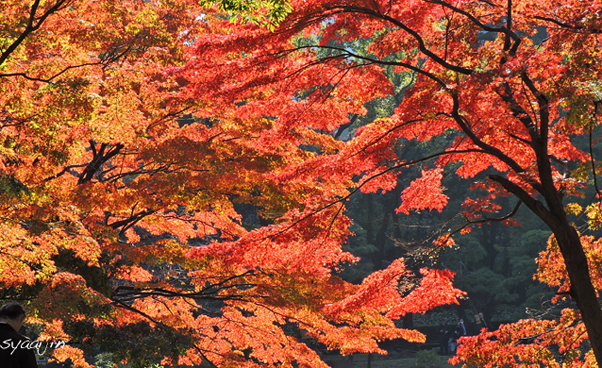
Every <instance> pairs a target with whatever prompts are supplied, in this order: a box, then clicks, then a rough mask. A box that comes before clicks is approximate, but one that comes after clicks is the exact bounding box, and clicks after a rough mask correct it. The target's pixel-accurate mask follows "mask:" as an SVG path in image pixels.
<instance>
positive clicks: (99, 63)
mask: <svg viewBox="0 0 602 368" xmlns="http://www.w3.org/2000/svg"><path fill="white" fill-rule="evenodd" d="M252 9H255V8H253V7H252ZM242 10H244V9H242ZM260 10H261V9H260ZM0 13H1V14H2V18H1V20H0V40H1V45H2V46H1V48H0V52H1V54H0V90H1V91H2V94H1V95H0V132H1V135H0V142H1V144H0V208H1V211H0V213H1V215H0V228H1V231H0V270H1V273H0V285H1V287H2V294H1V298H2V299H20V300H25V301H28V305H27V307H28V312H29V315H30V317H29V319H28V322H29V323H30V324H33V325H37V328H38V329H40V334H39V339H41V340H49V339H62V340H65V341H67V342H68V344H66V345H64V346H60V347H58V348H57V349H55V350H53V351H52V354H53V355H52V356H53V358H54V359H57V360H59V361H66V360H68V359H71V361H72V363H73V364H74V365H76V366H81V367H88V366H90V364H91V361H90V357H89V356H86V355H85V353H88V352H91V351H94V350H95V349H97V348H99V347H100V348H101V349H102V350H103V351H108V352H111V353H112V354H113V356H114V359H116V361H115V362H119V361H124V362H129V363H131V364H132V366H133V367H145V366H147V365H149V364H154V363H161V364H185V365H193V364H200V363H201V362H202V361H208V362H210V363H212V364H214V365H217V366H224V367H227V366H236V367H255V366H282V365H284V366H291V365H293V364H295V365H296V366H300V367H325V364H324V363H323V362H322V361H321V360H320V359H319V356H318V355H317V353H316V352H315V351H313V350H312V349H310V348H309V347H308V346H307V345H306V344H304V343H302V342H301V339H300V333H301V332H300V331H302V333H303V334H305V335H307V336H309V337H311V338H314V339H316V340H317V341H319V342H321V343H323V344H324V345H325V346H326V347H328V348H329V349H339V350H340V351H341V352H342V353H344V354H351V353H354V352H384V351H383V350H382V349H380V348H379V346H378V342H379V341H381V340H384V339H393V338H404V339H407V340H409V341H423V340H424V336H423V335H421V334H420V333H418V332H416V331H412V330H407V329H403V328H398V327H396V326H395V324H394V322H393V320H394V319H395V318H398V317H399V316H401V315H404V314H406V313H419V312H424V311H426V310H429V309H430V308H433V307H436V306H438V305H442V304H446V303H454V302H456V300H457V298H458V297H459V296H461V295H462V293H461V292H460V291H459V290H457V289H455V288H453V286H452V282H451V280H452V278H453V274H452V273H451V272H449V271H445V270H438V269H429V268H427V267H423V268H422V269H420V270H419V271H418V270H417V271H416V272H415V271H414V270H411V269H409V268H406V266H405V264H404V262H403V260H397V261H395V262H393V264H391V265H390V267H388V268H387V269H386V270H382V271H379V272H376V273H374V274H372V275H370V276H368V277H367V278H366V279H365V280H363V282H362V283H361V285H353V284H350V283H347V282H344V281H343V280H341V279H340V278H339V277H337V276H336V274H335V271H336V270H337V268H338V267H339V265H340V264H341V262H345V261H354V260H355V259H354V257H353V256H352V255H350V254H349V253H346V252H344V251H342V249H341V244H343V243H344V242H345V241H346V239H347V238H348V236H349V235H350V232H349V224H350V220H349V219H348V218H347V217H345V216H343V215H342V214H341V211H342V208H340V207H338V206H337V205H333V203H335V204H337V203H338V202H336V201H337V200H338V199H339V198H341V197H345V196H347V195H349V193H350V188H353V187H354V186H355V183H354V182H353V180H352V178H351V177H348V178H344V177H342V176H340V175H338V174H336V172H335V171H333V172H332V174H333V175H332V176H331V177H328V176H323V175H319V176H316V175H315V170H317V169H319V168H320V167H321V165H322V163H321V162H320V161H316V158H317V157H320V156H319V155H317V154H316V151H317V150H320V151H321V152H322V155H323V157H324V158H325V159H326V158H328V157H329V156H330V155H331V154H334V153H335V152H337V151H339V150H341V149H343V147H344V144H343V143H342V142H339V141H337V140H335V139H333V137H332V136H329V135H325V134H322V133H321V132H320V131H318V130H317V129H322V130H332V129H334V128H335V127H337V126H339V124H340V122H341V121H344V120H345V119H346V116H347V114H348V113H349V111H350V109H351V110H353V111H357V112H358V113H361V111H362V109H363V108H362V103H363V102H364V101H367V100H366V98H367V97H370V94H367V95H366V97H363V95H364V92H360V91H359V90H358V89H357V86H353V85H352V84H354V83H352V84H348V86H347V87H348V88H349V91H350V92H352V95H349V97H351V96H354V98H355V97H357V100H354V99H346V98H343V99H339V100H337V101H334V103H333V104H331V105H330V107H328V108H326V105H328V102H327V103H326V105H325V104H321V108H319V109H315V110H311V109H307V107H311V106H310V104H308V102H309V101H311V100H312V99H313V97H312V96H313V95H315V93H320V91H323V89H321V81H320V78H319V77H317V76H315V77H313V78H310V80H307V81H306V82H305V83H304V84H301V85H300V84H297V83H293V84H292V85H290V86H289V87H288V88H289V91H290V93H289V94H287V93H274V90H273V89H272V88H271V87H268V86H266V84H265V83H257V78H260V79H261V78H268V79H269V78H270V77H269V75H270V73H274V77H276V78H281V77H282V75H281V74H280V73H282V72H284V71H285V70H284V69H281V70H277V69H276V70H274V69H271V67H272V65H271V64H269V65H268V64H266V65H264V66H265V67H267V69H263V70H259V71H255V72H253V71H251V69H253V68H252V67H260V68H262V65H261V64H257V63H256V62H255V61H254V60H253V59H252V58H243V59H237V56H240V55H241V52H242V51H241V50H240V49H238V48H236V47H232V48H230V46H229V45H228V42H227V41H226V40H227V39H228V38H230V37H233V36H234V37H235V36H236V33H232V32H233V30H235V29H238V27H239V25H237V24H234V23H230V22H228V21H224V19H225V17H224V16H223V14H222V13H220V12H219V11H217V10H215V9H211V8H202V7H200V6H199V5H198V4H196V3H195V1H184V0H182V1H180V0H178V1H176V0H173V1H170V0H166V1H145V0H140V1H138V0H130V1H123V0H97V1H83V0H49V1H46V0H31V1H21V0H17V1H5V2H3V3H2V7H1V9H0ZM274 14H276V15H277V14H279V13H274ZM251 19H253V20H256V19H261V17H252V18H251ZM241 27H242V28H241V29H245V27H247V28H249V27H250V28H253V31H252V32H254V34H255V35H259V34H264V33H265V31H264V29H262V28H257V27H255V26H251V25H247V26H241ZM243 32H244V33H245V34H246V32H247V31H246V30H244V31H243ZM270 35H277V33H274V34H271V33H270ZM283 40H284V39H283ZM240 41H242V42H244V41H243V40H240ZM207 42H209V43H215V42H217V43H220V42H223V44H222V45H221V46H222V47H221V48H216V49H215V51H217V50H218V49H219V50H221V51H222V52H223V53H222V54H219V55H217V54H215V55H213V51H212V52H208V53H207V54H206V55H204V56H202V57H199V55H202V53H203V51H202V47H203V45H209V44H208V43H207ZM193 44H196V45H197V46H195V47H192V45H193ZM274 45H275V47H280V46H279V43H278V42H275V43H274ZM265 46H267V47H268V48H269V46H268V45H265ZM211 47H213V46H211ZM228 49H229V50H230V51H227V50H228ZM258 51H259V49H258ZM195 53H196V54H195ZM230 53H231V54H230ZM229 55H230V56H229ZM214 56H215V57H216V58H215V59H214V58H213V57H214ZM307 57H308V58H309V55H307ZM230 59H231V60H230ZM191 60H192V61H191ZM230 61H232V63H231V67H232V69H229V71H227V70H226V68H225V66H226V64H229V63H230ZM305 61H309V59H306V60H305ZM238 62H243V63H245V62H248V63H250V64H249V65H247V66H248V67H249V68H248V69H246V70H244V69H241V71H243V73H239V71H237V70H236V69H235V68H236V67H237V66H238V65H237V64H238ZM280 62H281V63H283V64H282V66H283V67H284V66H285V64H286V63H288V62H289V59H288V58H283V59H282V60H281V61H280ZM199 63H200V64H203V63H207V64H206V65H200V64H199ZM213 63H215V64H216V65H219V67H218V69H213V68H212V67H213ZM292 63H293V65H296V66H302V65H303V64H302V62H301V63H300V61H298V60H293V61H292ZM201 67H202V68H201ZM260 72H265V73H264V74H260ZM350 72H351V73H352V74H355V75H356V76H357V77H358V78H359V77H360V76H362V75H364V74H365V73H364V71H360V70H355V71H353V70H350ZM367 72H369V73H371V74H370V75H372V77H374V78H379V75H380V72H379V70H378V69H377V68H373V69H370V70H368V71H367ZM249 73H254V74H249ZM235 77H236V78H238V77H240V79H239V80H238V81H237V82H243V83H242V84H241V83H236V84H232V85H230V84H229V82H230V79H231V78H235ZM380 78H381V79H382V81H383V82H386V80H385V79H383V78H382V77H380ZM296 80H299V79H296ZM245 81H247V82H248V83H250V84H248V85H245V84H244V82H245ZM247 87H252V88H247ZM301 87H307V88H309V89H312V88H317V89H316V91H317V92H315V91H314V92H313V93H312V92H310V91H309V90H308V91H306V92H303V91H302V90H303V88H301ZM297 92H298V93H299V95H298V96H297V97H295V98H291V96H293V95H295V94H296V93H297ZM373 92H374V93H377V94H378V93H384V92H385V89H382V88H376V89H374V91H373ZM304 93H307V96H303V94H304ZM308 96H309V97H308ZM268 97H273V99H272V98H271V99H268ZM263 103H265V105H262V104H263ZM258 105H259V106H258ZM266 109H274V110H273V111H272V112H271V113H269V114H265V111H266ZM291 109H293V110H294V111H291ZM305 110H307V114H302V115H303V117H302V118H300V119H298V121H295V124H294V125H291V122H292V121H291V120H290V119H289V120H287V118H286V117H284V118H275V117H276V116H277V115H280V113H284V112H287V113H288V116H289V117H291V118H295V117H299V113H301V112H303V111H305ZM262 111H263V113H262ZM310 146H311V147H310ZM316 163H317V164H318V165H317V166H316ZM335 168H336V167H333V169H335ZM304 173H305V174H304ZM343 174H344V173H343ZM435 175H439V174H437V173H435ZM371 183H372V182H370V183H366V184H364V185H363V187H364V188H368V186H369V185H372V184H371ZM377 187H378V185H373V188H377ZM237 206H239V207H237ZM240 206H252V208H253V209H254V211H256V212H257V214H258V216H260V217H261V218H262V219H263V221H265V222H268V224H267V225H265V226H261V223H259V222H257V221H256V222H251V223H245V221H247V218H245V217H244V216H242V214H241V213H239V212H243V211H237V210H236V209H237V208H241V207H240ZM292 326H295V327H292ZM295 328H296V329H297V330H295ZM291 331H293V332H291ZM295 331H297V332H295Z"/></svg>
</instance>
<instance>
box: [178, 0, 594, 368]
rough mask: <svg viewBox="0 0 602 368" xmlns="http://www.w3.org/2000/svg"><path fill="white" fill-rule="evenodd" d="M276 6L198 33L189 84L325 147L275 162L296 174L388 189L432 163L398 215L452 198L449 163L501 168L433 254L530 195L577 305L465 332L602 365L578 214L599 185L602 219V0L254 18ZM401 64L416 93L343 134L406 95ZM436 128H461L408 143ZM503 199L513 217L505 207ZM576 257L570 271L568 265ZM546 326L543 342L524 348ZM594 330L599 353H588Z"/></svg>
mask: <svg viewBox="0 0 602 368" xmlns="http://www.w3.org/2000/svg"><path fill="white" fill-rule="evenodd" d="M231 3H232V2H231V1H230V2H228V4H230V5H231ZM234 3H236V2H234ZM277 3H278V2H277ZM262 4H263V3H262ZM264 5H266V6H267V9H266V8H261V7H251V8H248V9H246V10H248V14H245V15H244V16H243V17H241V18H240V19H241V20H242V21H241V22H240V23H239V24H232V23H227V22H224V21H220V19H216V20H215V22H208V23H209V24H210V26H212V27H213V28H212V30H213V31H212V32H211V33H210V34H208V35H206V36H204V37H200V38H199V39H197V40H196V43H195V51H194V53H193V55H194V59H193V60H191V61H190V62H189V63H188V65H187V66H186V67H184V68H182V69H180V71H181V73H182V75H183V76H184V77H185V78H186V79H187V80H188V81H189V82H190V84H189V85H187V86H186V88H187V91H188V93H189V96H191V98H193V96H194V98H199V99H203V100H204V101H206V103H207V104H209V105H211V114H212V116H214V117H219V118H220V119H227V118H230V119H235V120H236V121H240V122H253V121H257V120H262V121H264V123H265V124H268V125H270V126H272V130H273V133H272V135H271V137H270V138H271V139H279V140H281V141H283V142H284V141H286V142H289V143H290V144H292V145H293V146H297V147H305V149H306V151H307V154H308V155H312V156H313V157H311V158H309V159H306V160H303V161H301V162H299V163H298V164H296V165H294V164H293V163H291V164H290V165H288V166H287V167H285V168H283V170H282V171H281V172H279V173H275V175H276V176H277V177H278V178H279V179H280V180H281V181H282V182H288V183H291V184H289V185H297V183H306V182H307V181H308V180H313V182H314V185H315V186H323V185H325V184H326V183H337V182H338V183H345V185H346V186H347V187H349V188H352V191H355V190H361V191H364V192H368V193H369V192H377V191H379V190H382V191H389V190H392V189H393V188H395V186H396V185H397V176H398V173H400V172H401V173H403V171H402V170H403V169H404V168H406V167H409V166H412V165H422V166H423V167H422V176H421V177H419V178H417V179H415V180H414V181H413V182H412V183H411V184H410V185H409V187H407V188H405V189H404V190H403V191H402V192H401V198H402V204H401V206H400V207H399V208H398V209H397V211H398V212H399V213H404V214H409V213H410V212H411V211H424V210H439V211H441V210H442V209H443V208H444V207H445V206H446V205H447V202H448V197H447V195H446V192H445V188H443V187H442V185H441V181H442V176H443V174H444V173H445V172H455V173H456V174H457V175H459V176H460V177H463V178H475V177H476V176H477V175H478V174H486V179H485V180H483V181H478V182H476V183H474V184H472V188H473V195H471V197H469V198H466V200H465V201H464V202H463V207H464V209H463V211H462V212H461V214H462V215H463V216H464V218H465V220H466V223H465V224H463V225H460V226H459V227H458V228H456V229H452V230H450V232H448V233H446V234H442V236H441V237H440V238H439V239H438V241H435V242H434V246H435V248H434V249H433V251H436V247H444V246H448V245H450V244H451V243H452V239H453V238H452V236H455V235H456V234H459V233H462V232H463V233H466V232H468V231H470V229H471V227H474V226H478V225H479V224H483V223H488V222H492V221H503V222H505V223H510V222H511V221H512V216H513V214H514V213H515V212H516V210H517V209H518V208H519V206H525V207H527V208H528V209H529V210H530V211H532V213H533V214H535V215H536V216H538V217H539V218H540V219H541V220H543V222H544V223H545V224H546V225H547V226H548V227H549V228H550V230H551V231H552V232H553V238H552V239H553V240H551V244H552V243H553V244H555V246H554V247H552V248H550V249H549V251H548V252H549V253H546V255H542V258H540V261H539V262H540V270H542V271H541V272H540V275H539V278H540V280H542V281H544V282H549V283H550V284H551V285H553V286H555V285H563V286H562V288H561V291H560V292H566V296H567V297H570V298H571V299H572V300H573V301H574V302H575V304H576V308H575V309H570V308H568V309H566V310H565V312H563V315H562V318H561V319H560V321H559V322H558V323H556V324H555V323H553V322H549V321H544V322H542V321H539V322H537V321H527V322H521V323H519V324H517V325H512V326H511V327H504V328H503V329H501V330H500V332H498V333H496V334H493V335H492V334H491V333H490V334H489V335H482V336H481V337H479V338H478V339H473V340H470V343H469V341H466V342H465V344H469V345H470V346H468V345H465V348H464V349H463V350H460V358H462V359H466V360H468V361H469V362H485V361H486V362H487V364H490V365H491V366H494V365H500V366H503V365H504V364H511V365H513V364H516V365H519V364H521V363H522V362H523V361H524V362H526V363H529V362H531V363H533V364H539V362H541V361H544V362H546V363H547V364H550V365H553V364H556V363H553V362H557V359H560V360H562V358H563V357H562V356H560V357H559V356H558V355H554V353H552V350H550V349H549V347H550V346H556V347H557V349H558V350H559V351H560V352H561V353H564V352H566V353H565V355H564V358H565V359H564V361H563V363H565V364H572V365H574V366H580V365H582V364H586V365H587V364H593V363H592V362H594V361H597V362H601V361H602V311H601V309H600V304H599V301H598V299H597V290H596V288H597V283H598V282H599V276H598V270H597V269H598V268H599V263H598V261H597V258H596V257H594V256H593V255H591V254H592V253H591V251H590V250H589V249H590V247H591V246H593V245H595V244H597V242H596V240H592V239H591V238H589V237H588V236H586V234H585V233H580V232H579V231H578V230H577V228H576V225H575V224H574V223H573V220H572V219H571V214H578V213H582V212H583V209H582V208H581V206H580V205H578V204H577V203H572V202H571V201H573V202H576V200H575V198H577V199H578V198H579V197H580V196H582V195H583V193H584V191H585V190H586V189H588V188H593V190H595V192H596V197H595V198H594V200H593V201H592V202H591V204H590V205H588V207H587V209H586V211H585V213H586V214H587V216H588V217H589V219H590V220H589V226H590V227H592V228H597V227H598V226H599V222H600V203H601V202H600V201H601V200H600V192H599V188H598V185H597V172H598V171H599V170H600V168H599V165H598V164H597V161H596V158H595V157H594V155H593V152H594V151H593V148H592V147H593V144H594V142H595V139H594V135H595V134H596V132H597V131H596V128H597V126H598V119H597V113H598V108H599V104H600V101H601V99H600V98H601V96H602V88H601V86H600V83H599V80H600V71H601V68H600V65H599V50H600V48H599V41H600V37H601V36H600V35H601V33H602V31H601V23H600V16H599V14H600V11H601V10H602V3H600V2H599V1H589V2H583V1H545V2H543V1H537V0H524V1H517V0H503V1H502V0H500V1H497V0H492V1H476V0H459V1H453V2H452V1H445V0H424V1H423V0H415V1H403V2H402V1H379V0H374V1H365V0H341V1H323V0H314V1H290V2H288V6H289V8H290V13H289V14H288V15H287V16H286V17H285V18H284V19H283V20H282V21H281V22H280V23H278V24H277V25H273V26H272V28H273V32H272V31H271V28H270V27H261V26H259V25H257V24H253V23H247V22H244V20H246V19H251V20H256V22H255V23H258V24H265V23H269V22H270V21H271V20H274V19H272V18H270V9H269V3H267V4H264ZM243 10H244V9H243ZM262 14H263V15H262ZM366 41H369V46H368V47H363V46H362V45H364V44H365V42H366ZM387 68H393V69H394V71H395V72H398V73H410V74H412V75H413V76H414V77H415V80H413V81H412V84H411V86H410V88H409V89H408V90H407V92H406V93H405V95H404V98H403V101H401V102H400V103H399V104H398V105H397V106H396V107H395V111H394V113H393V114H391V115H389V116H382V117H380V118H378V119H376V120H374V121H372V122H369V123H368V124H366V125H364V126H361V127H359V128H357V129H355V130H354V132H353V137H352V139H350V140H348V141H346V142H341V141H338V140H337V139H335V138H334V137H335V136H337V135H339V134H337V133H335V132H337V129H343V128H347V127H348V125H349V122H350V121H351V119H352V118H353V116H357V115H359V116H361V115H362V114H365V113H366V109H365V104H366V103H368V102H369V101H373V100H375V99H377V98H385V97H386V96H391V95H393V94H395V93H396V92H397V91H395V90H394V89H393V85H392V84H391V82H390V81H389V80H388V79H387V78H386V75H385V73H383V71H384V70H385V69H387ZM207 70H211V71H213V72H214V73H215V74H216V75H217V77H215V76H214V75H208V74H207V73H203V71H207ZM579 135H581V136H585V137H586V138H587V139H588V140H589V142H590V143H589V146H590V147H589V148H585V149H579V148H577V147H576V146H575V144H574V143H573V141H572V137H575V136H579ZM435 137H447V145H446V147H445V148H443V149H440V150H436V151H433V152H431V153H430V154H429V155H427V156H424V157H420V158H411V159H408V158H406V157H404V156H400V155H399V154H398V152H399V147H400V146H403V145H404V144H407V142H409V141H410V142H411V141H414V140H415V141H419V142H429V141H431V140H433V139H434V138H435ZM259 142H260V143H261V144H263V143H264V141H263V140H261V138H260V140H259ZM317 153H319V154H317ZM446 170H447V171H446ZM333 194H334V196H335V197H336V196H338V201H337V202H332V203H331V205H330V206H324V207H319V206H318V207H317V208H316V207H313V208H312V207H311V206H310V205H309V204H308V205H306V210H307V209H309V210H314V211H316V210H317V211H320V210H321V211H330V210H331V209H332V208H338V209H339V210H340V211H343V208H344V202H345V200H346V199H347V198H348V196H349V194H348V193H347V192H345V191H343V192H340V193H333ZM504 196H513V197H514V198H515V200H516V202H515V206H514V208H508V209H505V208H502V207H501V206H500V205H499V204H498V201H497V199H498V198H500V197H504ZM571 198H572V199H571ZM503 210H507V211H508V214H507V215H499V213H501V212H502V211H503ZM332 221H333V223H336V222H337V220H336V216H335V217H333V220H332ZM585 230H586V229H582V232H583V231H585ZM552 254H555V255H554V256H552ZM588 254H590V256H589V258H588ZM551 258H553V260H554V261H551V260H550V261H549V262H548V263H546V262H543V260H545V259H551ZM542 262H543V263H542ZM588 263H589V266H588ZM542 264H546V266H542ZM542 267H543V268H542ZM561 267H563V270H566V271H563V272H562V275H564V279H563V280H564V281H563V282H564V283H563V282H560V281H558V280H557V279H556V278H555V277H556V276H554V275H555V273H556V272H557V271H558V270H559V269H560V268H561ZM550 275H552V276H550ZM550 280H553V281H550ZM560 331H562V333H560ZM492 336H496V337H497V340H496V341H493V340H492V339H490V338H491V337H492ZM507 336H510V337H507ZM533 336H537V338H534V339H535V340H536V342H537V343H536V344H525V345H524V346H519V345H520V343H521V342H524V341H526V340H525V338H527V337H533ZM585 338H587V339H588V341H589V344H591V351H590V352H587V354H585V355H584V353H583V351H582V350H583V349H585V348H584V347H583V346H582V345H581V344H582V343H583V341H584V339H585ZM487 341H489V342H487ZM486 342H487V343H486ZM523 348H524V349H523ZM513 349H515V350H513ZM521 349H522V350H521ZM498 351H499V353H498ZM503 357H507V358H508V359H506V358H503ZM473 358H474V359H477V358H479V359H484V360H481V361H479V360H472V359H473ZM534 359H535V360H534Z"/></svg>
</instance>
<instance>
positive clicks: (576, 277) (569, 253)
mask: <svg viewBox="0 0 602 368" xmlns="http://www.w3.org/2000/svg"><path fill="white" fill-rule="evenodd" d="M552 230H553V231H554V236H555V237H556V240H557V241H558V246H559V248H560V252H561V253H562V256H563V257H564V263H565V265H566V269H567V272H568V275H569V280H570V282H571V289H570V295H571V297H572V298H573V299H574V300H575V302H576V303H577V307H578V308H579V311H580V312H581V318H582V319H583V322H584V323H585V328H586V329H587V334H588V335H589V341H590V343H591V345H592V349H593V351H594V355H595V356H596V361H597V362H598V364H599V365H600V363H602V309H600V303H599V302H598V298H597V296H596V290H595V289H594V286H593V285H592V280H591V278H590V273H589V267H588V264H587V257H586V256H585V252H584V251H583V247H582V245H581V240H580V239H579V234H578V233H577V231H576V230H575V228H574V227H573V226H571V225H570V224H569V223H568V222H567V223H565V224H560V226H559V227H558V229H552Z"/></svg>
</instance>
